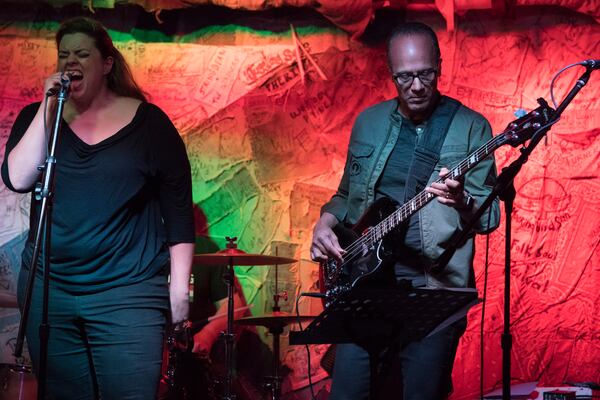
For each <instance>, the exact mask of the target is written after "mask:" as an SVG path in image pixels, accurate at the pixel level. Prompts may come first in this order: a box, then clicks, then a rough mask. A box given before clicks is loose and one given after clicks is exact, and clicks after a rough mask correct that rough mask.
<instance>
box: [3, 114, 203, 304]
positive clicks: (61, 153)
mask: <svg viewBox="0 0 600 400" xmlns="http://www.w3.org/2000/svg"><path fill="white" fill-rule="evenodd" d="M39 106H40V103H35V104H31V105H29V106H27V107H25V108H24V109H23V110H22V111H21V113H20V114H19V116H18V117H17V119H16V121H15V123H14V125H13V128H12V131H11V134H10V137H9V139H8V142H7V145H6V153H5V158H4V162H3V164H2V179H3V181H4V183H5V184H6V186H7V187H8V188H9V189H11V190H15V189H14V187H13V186H12V185H11V183H10V179H9V176H8V164H7V158H8V154H9V153H10V151H11V150H12V149H13V148H14V147H15V146H16V144H17V143H18V142H19V140H20V139H21V137H22V136H23V134H24V133H25V131H26V130H27V127H28V126H29V124H30V123H31V121H32V120H33V118H34V116H35V113H36V112H37V109H38V107H39ZM61 131H62V132H61V136H60V141H59V144H58V148H57V154H56V158H57V165H56V176H55V190H54V207H53V211H52V229H51V253H50V272H51V279H52V284H53V285H57V286H60V287H61V288H63V289H64V290H67V291H69V292H72V293H75V294H87V293H94V292H98V291H101V290H105V289H109V288H112V287H116V286H121V285H128V284H132V283H136V282H140V281H143V280H145V279H148V278H151V277H153V276H155V275H157V274H160V273H164V272H165V267H166V265H167V263H168V260H169V252H168V245H169V244H174V243H193V242H194V239H195V238H194V219H193V213H192V194H191V172H190V164H189V161H188V158H187V154H186V151H185V145H184V144H183V141H182V140H181V137H180V136H179V134H178V132H177V130H176V129H175V127H174V126H173V124H172V123H171V121H170V120H169V118H168V117H167V115H166V114H165V113H164V112H163V111H162V110H160V109H159V108H158V107H157V106H155V105H153V104H149V103H142V104H140V106H139V108H138V110H137V112H136V114H135V116H134V118H133V120H132V121H131V122H130V123H129V124H127V125H126V126H125V127H123V128H122V129H121V130H119V131H118V132H116V133H115V134H113V135H112V136H110V137H108V138H107V139H105V140H103V141H101V142H99V143H97V144H93V145H90V144H87V143H85V142H83V141H82V140H81V139H80V138H79V137H78V136H77V135H76V134H75V133H74V132H73V131H72V130H71V129H70V127H69V125H68V124H67V123H66V122H64V121H63V123H62V130H61ZM32 190H33V188H29V190H27V191H32ZM38 214H39V202H38V201H35V200H34V199H33V197H32V207H31V214H30V227H31V229H30V234H29V238H28V241H27V243H26V245H25V249H24V250H23V265H24V266H25V268H29V266H30V264H31V258H32V253H33V241H34V231H35V228H36V226H37V216H38ZM40 265H41V264H40ZM39 272H40V273H41V268H40V270H39Z"/></svg>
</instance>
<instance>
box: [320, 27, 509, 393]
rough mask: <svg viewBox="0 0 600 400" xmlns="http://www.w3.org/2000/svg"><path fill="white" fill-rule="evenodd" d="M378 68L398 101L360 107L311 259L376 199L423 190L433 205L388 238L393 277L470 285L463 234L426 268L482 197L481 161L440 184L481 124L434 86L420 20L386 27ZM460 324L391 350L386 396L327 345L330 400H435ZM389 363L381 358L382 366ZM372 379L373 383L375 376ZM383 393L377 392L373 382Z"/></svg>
mask: <svg viewBox="0 0 600 400" xmlns="http://www.w3.org/2000/svg"><path fill="white" fill-rule="evenodd" d="M388 64H389V67H390V70H391V77H392V79H393V81H394V84H395V87H396V90H397V92H398V96H397V97H396V98H395V99H392V100H388V101H385V102H382V103H379V104H376V105H374V106H372V107H369V108H367V109H366V110H364V111H363V112H362V113H361V114H360V115H359V116H358V117H357V119H356V121H355V124H354V127H353V129H352V135H351V138H350V144H349V148H348V156H347V161H346V166H345V169H344V174H343V176H342V179H341V182H340V185H339V188H338V191H337V192H336V193H335V194H334V196H333V197H332V198H331V200H330V201H329V202H328V203H327V204H325V205H324V206H323V208H322V210H321V211H322V212H321V218H320V219H319V221H318V222H317V224H316V225H315V228H314V232H313V240H312V245H311V257H312V258H313V260H315V261H325V260H327V259H328V258H334V259H336V260H337V261H338V263H339V262H341V261H342V259H343V257H344V250H343V249H342V246H341V245H340V243H339V241H338V236H336V233H335V229H334V227H335V226H336V225H337V224H338V223H340V222H343V223H346V224H355V223H356V222H357V221H358V220H359V218H360V217H361V215H362V214H363V213H364V212H365V210H366V209H367V207H368V206H369V205H370V204H372V203H373V202H375V201H377V200H378V199H380V198H384V197H387V198H391V199H393V200H395V201H397V202H398V203H400V204H402V203H404V202H406V201H407V200H410V199H412V198H413V197H414V196H415V194H416V193H419V192H421V191H422V190H426V191H428V192H430V193H432V194H434V195H435V196H437V201H431V202H429V203H428V204H427V205H426V206H425V207H423V208H422V209H421V210H420V211H419V212H417V213H415V214H414V215H412V216H411V218H410V219H409V220H408V221H407V223H406V224H404V226H402V229H400V232H395V233H394V236H393V239H392V240H393V247H394V248H393V253H394V261H393V263H392V264H393V266H392V268H393V272H394V273H395V277H396V280H397V281H398V282H400V281H401V282H402V284H404V285H406V284H407V283H410V284H411V285H412V286H413V287H473V286H474V276H473V265H472V262H473V254H474V241H473V235H472V236H471V237H470V238H469V239H468V240H467V241H466V243H464V244H463V245H462V246H461V247H460V248H459V249H457V251H456V252H455V254H454V255H453V257H452V258H451V260H450V262H449V263H448V265H447V266H446V267H445V268H444V269H443V270H442V271H434V270H433V269H432V265H433V262H434V261H435V260H436V259H437V258H438V257H439V256H440V255H441V254H442V252H443V251H444V247H445V245H447V244H448V242H449V241H450V238H451V237H452V236H453V235H454V234H456V233H457V232H458V231H459V230H460V229H461V227H462V226H463V225H464V224H465V223H466V221H468V220H469V219H470V217H471V216H472V215H473V213H474V212H475V211H476V210H477V208H478V205H479V204H481V203H482V202H483V200H484V199H485V197H486V196H487V195H488V194H489V193H490V191H491V188H492V186H493V184H494V182H495V178H496V169H495V165H494V160H493V158H492V157H488V158H487V159H486V160H484V161H482V162H481V163H480V164H478V165H477V166H476V167H474V168H473V169H471V170H470V171H469V172H468V173H467V174H466V175H465V177H464V179H457V180H454V179H450V178H448V179H445V180H442V181H441V183H437V182H435V181H436V180H438V179H440V178H444V177H445V175H446V174H447V173H448V168H453V167H455V166H456V164H457V163H458V162H460V161H461V160H463V159H466V158H467V157H468V155H469V154H470V153H472V152H473V151H475V150H477V149H478V148H480V147H481V146H483V145H484V144H485V142H487V141H488V140H489V139H491V137H492V134H491V128H490V125H489V123H488V122H487V121H486V119H485V118H484V117H483V116H481V115H480V114H478V113H477V112H475V111H473V110H471V109H469V108H467V107H465V106H464V105H462V104H461V103H460V102H458V101H457V100H454V99H451V98H449V97H447V96H443V95H441V94H440V92H439V91H438V89H437V84H438V78H439V76H440V74H441V71H442V59H441V57H440V49H439V44H438V40H437V36H436V34H435V32H434V31H433V30H432V29H431V28H430V27H428V26H427V25H424V24H421V23H406V24H403V25H401V26H399V27H398V28H396V29H395V30H394V31H393V32H392V34H391V35H390V39H389V40H388ZM499 215H500V212H499V206H498V202H495V203H494V204H493V206H492V207H491V208H490V209H489V210H488V211H487V212H486V213H484V215H483V216H482V217H481V218H480V220H479V221H478V224H477V225H476V227H475V230H476V232H477V233H484V232H489V231H492V230H493V229H495V228H496V227H497V225H498V223H499ZM465 328H466V318H465V319H461V320H459V321H458V322H456V323H454V324H452V325H450V326H449V327H447V328H445V329H443V330H441V331H439V332H438V333H436V334H434V335H431V336H429V337H426V338H424V339H422V340H420V341H413V342H403V341H401V340H400V343H397V344H396V347H395V348H396V350H397V351H396V352H394V355H395V354H398V356H397V357H396V356H394V357H392V358H391V361H390V362H391V363H392V364H395V365H396V368H392V369H389V371H391V372H390V373H389V374H387V376H388V379H387V381H388V382H392V383H393V385H394V386H395V387H393V389H392V390H393V391H392V392H387V393H383V389H382V387H377V388H371V387H370V384H371V377H370V372H371V369H370V365H369V355H368V353H367V352H366V350H364V349H363V348H362V347H360V346H358V345H356V344H341V345H338V346H337V351H336V359H335V366H334V371H333V383H332V389H331V396H330V399H331V400H342V399H349V400H360V399H369V398H372V397H373V396H372V395H373V394H376V393H378V394H379V396H383V397H382V398H400V397H399V396H400V393H402V399H404V400H416V399H418V400H440V399H445V398H447V396H448V395H449V393H450V392H451V390H452V381H451V373H452V365H453V363H454V356H455V354H456V349H457V346H458V340H459V339H460V337H461V335H462V334H463V333H464V331H465ZM388 361H389V360H388ZM380 378H381V376H380V377H378V378H377V380H376V382H378V384H379V383H382V382H383V381H385V380H384V379H380ZM382 386H383V385H382Z"/></svg>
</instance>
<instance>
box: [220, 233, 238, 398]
mask: <svg viewBox="0 0 600 400" xmlns="http://www.w3.org/2000/svg"><path fill="white" fill-rule="evenodd" d="M226 239H227V242H228V243H227V249H236V248H237V245H236V244H235V241H236V239H237V238H235V237H234V238H230V237H226ZM223 280H224V281H225V284H226V285H227V331H226V332H222V333H221V335H222V336H223V338H224V339H225V362H226V364H225V365H226V367H227V375H226V376H225V390H224V393H223V397H222V398H223V400H235V397H236V396H235V395H234V394H233V393H232V390H231V383H232V381H233V344H234V342H235V333H233V311H234V310H233V307H234V305H233V293H234V290H235V273H234V271H233V257H229V262H228V263H227V270H226V271H225V272H224V273H223Z"/></svg>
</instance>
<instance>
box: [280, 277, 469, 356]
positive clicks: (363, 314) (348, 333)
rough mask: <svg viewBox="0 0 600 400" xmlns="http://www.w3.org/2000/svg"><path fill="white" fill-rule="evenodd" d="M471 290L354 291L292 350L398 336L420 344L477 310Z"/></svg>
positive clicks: (296, 338)
mask: <svg viewBox="0 0 600 400" xmlns="http://www.w3.org/2000/svg"><path fill="white" fill-rule="evenodd" d="M477 302H478V299H477V290H475V289H470V288H464V289H462V288H451V289H430V288H402V287H399V288H393V289H370V288H357V289H353V290H350V291H348V292H346V293H344V294H343V295H341V296H340V297H339V298H337V299H336V300H334V301H333V302H332V303H331V304H330V305H329V306H328V307H327V308H326V309H325V310H324V311H323V312H322V313H321V314H319V315H318V316H317V317H316V318H315V319H314V320H313V321H312V322H311V323H310V324H309V325H308V326H307V327H306V329H304V330H303V331H299V332H298V331H296V332H294V331H292V332H290V344H322V343H357V344H360V345H363V344H364V345H366V346H368V343H369V342H371V341H372V340H377V341H379V340H381V338H382V337H383V338H385V337H389V336H392V335H394V336H395V337H398V335H400V337H401V338H402V339H405V340H419V339H422V338H424V337H425V336H427V335H429V334H431V333H433V332H434V331H436V330H438V329H441V328H443V327H445V326H447V325H449V324H451V323H452V322H455V321H457V320H458V319H460V318H462V317H464V316H465V315H466V313H467V311H468V309H469V308H470V307H471V306H473V305H475V304H477Z"/></svg>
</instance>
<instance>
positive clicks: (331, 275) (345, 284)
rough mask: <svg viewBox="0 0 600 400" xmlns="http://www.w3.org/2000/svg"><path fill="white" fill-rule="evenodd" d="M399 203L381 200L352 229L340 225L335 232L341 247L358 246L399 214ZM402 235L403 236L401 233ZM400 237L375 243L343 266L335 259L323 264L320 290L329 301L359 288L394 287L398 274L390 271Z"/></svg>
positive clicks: (391, 237) (393, 236) (388, 238)
mask: <svg viewBox="0 0 600 400" xmlns="http://www.w3.org/2000/svg"><path fill="white" fill-rule="evenodd" d="M397 206H398V203H397V202H395V201H394V200H392V199H389V198H381V199H379V200H377V201H376V202H375V203H373V205H372V206H370V207H369V208H368V209H367V211H366V212H365V213H364V214H363V215H362V217H361V218H360V219H359V221H358V222H357V223H356V224H355V225H353V226H351V227H349V226H347V225H345V224H342V223H340V224H338V225H336V226H335V227H334V228H333V231H334V233H335V234H336V236H337V237H338V241H339V243H340V246H341V247H342V248H344V249H347V248H348V247H349V246H351V245H352V244H353V243H357V242H358V241H359V239H360V238H361V236H363V235H366V234H368V233H369V230H370V228H371V227H372V226H375V225H377V224H378V223H379V222H380V221H382V220H383V219H384V218H385V217H387V216H388V215H390V214H391V213H392V212H394V211H395V210H396V208H397ZM398 233H399V232H398ZM397 237H398V235H394V234H390V235H387V236H385V237H384V238H382V239H380V240H378V241H375V242H374V243H372V244H371V245H369V246H365V245H363V246H361V248H358V249H357V251H356V252H355V253H356V256H354V257H351V259H347V258H345V259H344V263H342V264H341V265H340V264H339V263H338V262H337V261H336V260H333V259H330V260H327V261H326V262H321V264H320V268H319V280H320V282H319V287H320V288H321V291H322V292H323V293H325V294H326V295H327V299H326V300H325V301H326V302H328V301H329V300H328V299H331V298H334V297H337V296H339V295H340V294H342V293H345V292H346V291H348V290H350V289H351V288H354V287H357V286H359V285H377V286H378V287H381V286H385V285H390V284H393V283H394V282H395V280H394V279H393V277H394V271H393V269H392V268H389V266H390V265H391V264H393V259H392V258H393V257H392V256H393V251H392V249H393V245H392V243H393V242H394V241H395V239H397Z"/></svg>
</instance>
